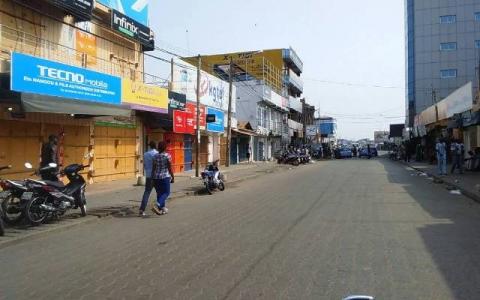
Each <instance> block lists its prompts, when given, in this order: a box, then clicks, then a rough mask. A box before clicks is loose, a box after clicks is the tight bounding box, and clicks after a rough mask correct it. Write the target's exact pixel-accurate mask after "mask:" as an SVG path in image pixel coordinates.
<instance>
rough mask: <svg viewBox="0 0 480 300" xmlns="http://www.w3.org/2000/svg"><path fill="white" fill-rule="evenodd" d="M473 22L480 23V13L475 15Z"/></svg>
mask: <svg viewBox="0 0 480 300" xmlns="http://www.w3.org/2000/svg"><path fill="white" fill-rule="evenodd" d="M475 21H477V22H480V12H476V13H475Z"/></svg>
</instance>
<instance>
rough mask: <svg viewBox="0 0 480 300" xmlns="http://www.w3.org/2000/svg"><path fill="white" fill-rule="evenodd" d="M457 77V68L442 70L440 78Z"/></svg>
mask: <svg viewBox="0 0 480 300" xmlns="http://www.w3.org/2000/svg"><path fill="white" fill-rule="evenodd" d="M455 77H457V69H446V70H440V78H442V79H445V78H455Z"/></svg>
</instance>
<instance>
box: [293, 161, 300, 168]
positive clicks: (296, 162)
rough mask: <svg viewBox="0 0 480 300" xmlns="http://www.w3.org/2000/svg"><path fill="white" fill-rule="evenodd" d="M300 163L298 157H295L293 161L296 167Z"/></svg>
mask: <svg viewBox="0 0 480 300" xmlns="http://www.w3.org/2000/svg"><path fill="white" fill-rule="evenodd" d="M299 164H300V163H299V162H298V159H295V160H294V161H293V162H292V165H294V166H295V167H296V166H298V165H299Z"/></svg>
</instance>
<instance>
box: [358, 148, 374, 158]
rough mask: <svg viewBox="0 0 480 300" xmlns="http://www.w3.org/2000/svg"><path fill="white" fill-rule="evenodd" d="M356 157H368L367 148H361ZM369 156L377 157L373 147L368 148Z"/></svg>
mask: <svg viewBox="0 0 480 300" xmlns="http://www.w3.org/2000/svg"><path fill="white" fill-rule="evenodd" d="M358 156H359V157H368V148H367V147H363V148H362V149H360V153H359V155H358ZM370 156H371V157H377V156H378V151H377V148H375V147H370Z"/></svg>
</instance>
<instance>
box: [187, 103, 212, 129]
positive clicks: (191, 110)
mask: <svg viewBox="0 0 480 300" xmlns="http://www.w3.org/2000/svg"><path fill="white" fill-rule="evenodd" d="M185 111H186V112H187V128H190V127H191V128H193V130H195V129H197V114H196V113H197V105H196V104H195V103H193V102H187V106H186V110H185ZM206 123H207V122H206V114H205V106H204V105H200V129H201V130H205V124H206Z"/></svg>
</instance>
